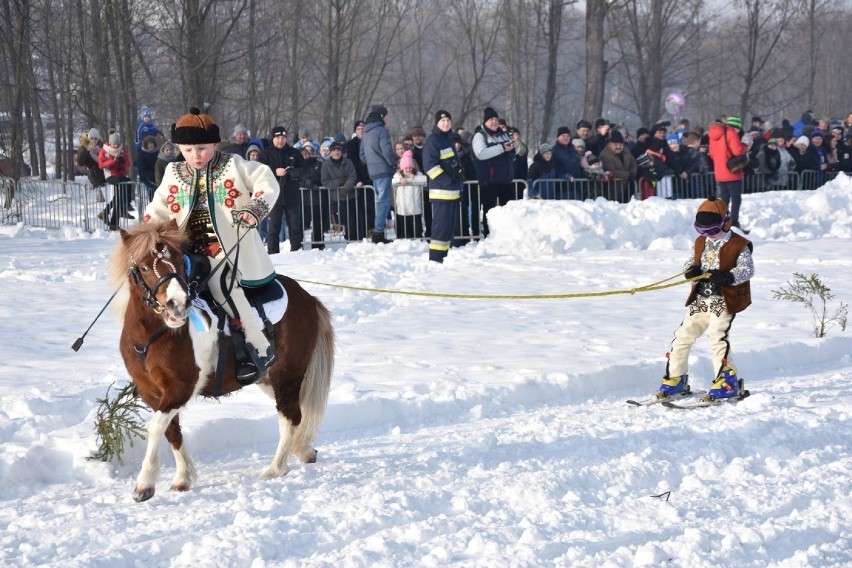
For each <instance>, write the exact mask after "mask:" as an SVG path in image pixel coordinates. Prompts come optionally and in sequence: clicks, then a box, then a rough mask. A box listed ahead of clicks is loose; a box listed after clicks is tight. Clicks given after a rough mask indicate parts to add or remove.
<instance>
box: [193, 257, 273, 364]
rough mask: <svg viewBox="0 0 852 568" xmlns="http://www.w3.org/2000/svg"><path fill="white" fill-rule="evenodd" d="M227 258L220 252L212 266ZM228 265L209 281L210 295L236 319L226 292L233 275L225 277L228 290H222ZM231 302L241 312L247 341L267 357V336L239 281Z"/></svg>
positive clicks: (211, 260)
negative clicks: (223, 273)
mask: <svg viewBox="0 0 852 568" xmlns="http://www.w3.org/2000/svg"><path fill="white" fill-rule="evenodd" d="M223 258H225V253H224V252H222V251H219V254H217V255H216V256H215V257H213V258H210V259H209V260H210V266H211V268H212V267H213V266H216V264H217V263H218V262H219V261H220V260H222V259H223ZM226 264H227V263H225V264H223V265H222V266H221V267H219V270H217V271H216V274H214V275H213V277H212V278H211V279H210V280H209V281H208V283H207V286H208V287H209V289H210V294H211V295H212V296H213V299H214V300H216V303H218V304H220V305H221V306H222V307H223V308H225V311H226V312H228V315H229V316H231V317H232V318H234V317H236V314H233V313H232V312H233V310H232V309H231V306H230V305H229V304H228V302H227V301H226V296H225V294H226V292H227V287H228V286H230V285H231V273H230V272H229V273H228V275H227V276H226V277H225V286H226V288H225V289H223V288H222V270H224V268H225V266H226ZM231 301H232V302H233V303H234V305H235V306H236V307H237V311H238V312H239V318H240V321H241V322H242V324H243V330H244V331H245V334H246V341H247V342H249V343H251V344H252V346H254V348H255V349H257V352H258V353H260V355H262V356H264V357H265V356H266V350H267V349H268V348H269V340H268V339H266V336H265V335H264V334H263V330H262V329H261V328H260V326H259V325H258V323H257V322H258V319H257V318H256V317H255V316H254V312H253V311H252V307H251V304H249V302H248V300H247V299H246V294H245V292H243V289H242V288H240V284H239V282H238V281H235V282H234V286H233V288H231Z"/></svg>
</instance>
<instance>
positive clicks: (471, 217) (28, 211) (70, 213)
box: [0, 171, 836, 246]
mask: <svg viewBox="0 0 852 568" xmlns="http://www.w3.org/2000/svg"><path fill="white" fill-rule="evenodd" d="M835 175H836V173H834V172H818V171H805V172H801V173H799V172H790V173H788V174H786V175H784V176H776V177H769V176H765V175H760V174H755V175H747V176H745V178H744V179H743V192H744V193H762V192H766V191H778V190H809V189H815V188H817V187H820V186H822V185H823V184H825V182H826V181H829V180H830V179H832V178H833V177H834V176H835ZM409 185H419V186H420V191H421V195H420V200H419V201H417V200H415V202H416V203H419V204H420V207H419V208H418V209H419V211H418V210H415V211H413V212H411V214H406V215H395V218H396V223H395V232H396V238H402V239H420V238H429V236H430V231H431V224H432V209H431V207H430V205H429V194H428V189H427V188H426V187H425V184H423V183H421V184H409ZM653 185H654V187H653V188H652V189H651V190H650V191H649V193H650V194H655V195H659V196H661V197H665V198H670V199H696V198H701V199H703V198H706V197H709V196H711V195H714V194H715V191H716V183H715V178H714V176H713V174H707V175H701V174H695V175H692V176H690V177H689V178H687V179H675V178H673V177H671V176H669V179H668V180H661V181H658V182H656V183H655V184H653ZM0 191H2V204H3V208H2V210H0V221H2V223H3V224H6V225H8V224H17V223H23V224H24V225H28V226H32V227H43V228H49V229H58V228H60V227H62V226H68V225H70V226H75V227H80V228H82V229H84V230H86V231H92V230H95V229H98V228H100V229H107V228H109V227H108V224H107V223H106V222H105V220H103V219H101V218H99V214H100V213H102V212H103V211H104V209H105V207H106V206H107V204H108V203H109V202H110V201H112V200H113V199H114V195H116V194H118V195H119V196H121V195H122V194H124V195H127V196H129V198H130V201H132V202H133V203H132V205H135V211H136V213H135V214H134V213H131V214H127V213H129V212H128V211H124V210H123V207H124V205H123V204H122V203H121V201H122V200H121V199H119V200H118V201H117V206H118V208H119V211H118V215H117V226H119V227H127V226H128V225H129V224H132V223H134V222H135V219H134V218H133V217H138V216H139V215H141V212H142V211H144V209H145V207H146V206H147V205H148V203H149V201H150V196H151V192H150V190H148V189H147V188H146V187H145V185H144V184H142V183H140V182H133V181H129V182H124V183H121V184H115V185H112V186H106V187H104V188H97V189H96V188H92V186H91V185H89V184H88V183H78V182H63V181H61V180H47V181H42V180H33V179H22V180H18V182H17V183H16V182H15V180H13V179H11V178H6V177H2V176H0ZM409 191H410V190H409ZM392 192H393V193H392V196H391V203H392V205H394V209H395V210H396V211H402V210H404V209H401V208H400V206H399V204H398V203H395V194H396V188H394V189H392ZM485 193H486V192H483V190H482V189H481V188H480V187H479V184H478V183H477V182H475V181H469V182H465V183H464V186H463V190H462V198H461V203H460V206H459V220H458V229H457V231H456V235H455V239H456V241H457V242H458V243H459V244H464V243H466V242H469V241H471V240H478V239H480V238H482V235H483V230H484V226H483V223H484V219H483V217H484V215H483V212H484V211H485V207H484V205H483V199H485V200H492V199H493V200H494V201H493V202H494V203H495V204H500V205H503V204H504V203H503V201H504V200H509V199H512V198H514V199H528V198H532V199H563V200H564V199H577V200H585V199H596V198H598V197H603V198H605V199H607V200H611V201H618V202H621V203H626V202H628V201H630V200H631V199H634V198H637V199H638V198H639V197H640V196H641V197H644V196H646V193H645V192H644V191H642V184H641V183H640V182H623V181H621V180H609V181H602V180H575V181H573V182H568V181H566V180H552V179H539V180H535V181H534V182H532V183H531V184H529V183H528V182H527V181H525V180H514V182H513V184H512V190H511V192H510V193H509V195H505V196H493V195H490V194H488V195H486V194H485ZM301 198H302V212H301V213H302V220H303V221H302V225H303V227H302V230H303V232H304V233H303V234H304V241H303V242H304V243H305V244H306V245H307V246H323V245H325V244H328V243H344V242H357V241H361V240H363V239H365V238H369V236H370V230H371V229H372V227H373V222H374V219H375V214H376V207H375V190H374V188H373V187H372V186H364V187H361V188H356V189H354V190H352V191H351V192H348V193H347V194H346V195H341V194H340V192H338V191H337V190H329V189H327V188H324V187H321V188H314V189H304V188H303V189H302V190H301ZM406 212H407V211H406ZM284 224H285V225H286V223H284ZM282 240H286V239H282Z"/></svg>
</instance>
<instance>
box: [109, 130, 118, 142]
mask: <svg viewBox="0 0 852 568" xmlns="http://www.w3.org/2000/svg"><path fill="white" fill-rule="evenodd" d="M109 143H110V144H121V134H119V133H118V132H113V133H112V134H110V135H109Z"/></svg>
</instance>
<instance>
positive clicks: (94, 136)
mask: <svg viewBox="0 0 852 568" xmlns="http://www.w3.org/2000/svg"><path fill="white" fill-rule="evenodd" d="M89 140H103V138H101V133H100V131H98V129H97V128H90V129H89Z"/></svg>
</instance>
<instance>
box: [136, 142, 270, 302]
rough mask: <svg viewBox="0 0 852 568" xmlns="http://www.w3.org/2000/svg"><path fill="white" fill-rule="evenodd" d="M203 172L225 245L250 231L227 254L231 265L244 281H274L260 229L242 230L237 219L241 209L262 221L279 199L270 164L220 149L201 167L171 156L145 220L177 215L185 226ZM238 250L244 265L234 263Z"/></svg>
mask: <svg viewBox="0 0 852 568" xmlns="http://www.w3.org/2000/svg"><path fill="white" fill-rule="evenodd" d="M200 175H201V176H206V186H207V196H208V202H209V204H210V218H211V220H212V222H213V229H214V231H215V232H216V236H217V237H218V239H219V244H220V245H221V246H222V249H223V250H224V251H225V252H227V251H230V250H231V249H232V248H234V246H235V245H236V244H237V239H239V237H241V236H243V235H244V234H245V231H246V230H248V231H249V234H248V235H246V236H245V237H244V238H243V240H241V241H240V245H239V247H238V249H236V248H234V250H233V251H232V252H231V253H230V255H229V258H228V262H229V264H230V265H231V267H232V268H236V270H237V271H238V278H239V281H240V285H241V286H249V287H251V286H261V285H263V284H265V283H267V282H269V281H271V280H272V279H273V278H274V277H275V267H274V266H273V264H272V259H271V258H269V254H267V252H266V247H265V246H264V244H263V241H262V240H261V238H260V234H259V233H258V232H257V229H246V228H245V227H240V230H239V232H238V231H237V224H236V223H235V221H234V219H235V217H236V214H237V213H239V212H240V211H249V212H251V213H253V214H254V215H255V217H257V219H258V223H260V221H262V220H263V219H264V218H265V217H266V216H267V215H268V214H269V210H270V209H272V206H273V205H274V204H275V200H276V199H278V191H279V189H278V181H277V180H276V179H275V175H274V174H273V173H272V170H270V169H269V166H267V165H265V164H261V163H259V162H251V161H248V160H244V159H243V158H241V157H239V156H237V155H234V154H226V153H221V152H217V153H216V155H215V156H214V157H213V159H212V160H210V163H209V164H207V168H206V169H205V171H202V172H199V171H197V170H196V169H195V168H193V167H192V166H190V165H189V164H187V163H186V162H171V163H169V165H168V166H166V171H165V173H164V174H163V181H162V182H161V183H160V186H159V187H158V188H157V191H156V192H155V193H154V197H153V199H152V200H151V203H150V204H149V205H148V207H147V208H146V209H145V215H144V217H143V221H145V222H148V221H169V220H170V219H175V220H176V221H177V224H178V226H179V227H181V228H185V227H186V224H187V222H188V221H189V214H190V213H191V212H192V208H193V206H194V205H195V200H196V199H197V197H198V195H197V191H196V186H197V182H198V179H199V176H200ZM237 250H239V258H238V262H239V266H237V267H234V262H233V261H234V259H235V258H237V254H236V253H237Z"/></svg>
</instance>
